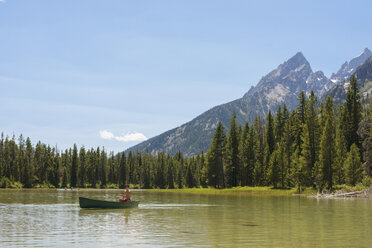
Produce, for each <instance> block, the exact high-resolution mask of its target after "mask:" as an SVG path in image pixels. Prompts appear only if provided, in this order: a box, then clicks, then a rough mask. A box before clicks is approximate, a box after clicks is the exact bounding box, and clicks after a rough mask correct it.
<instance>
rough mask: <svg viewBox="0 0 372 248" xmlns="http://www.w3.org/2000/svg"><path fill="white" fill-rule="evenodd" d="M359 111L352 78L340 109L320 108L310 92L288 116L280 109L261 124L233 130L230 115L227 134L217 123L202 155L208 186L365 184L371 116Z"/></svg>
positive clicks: (329, 102) (371, 157)
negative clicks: (203, 156)
mask: <svg viewBox="0 0 372 248" xmlns="http://www.w3.org/2000/svg"><path fill="white" fill-rule="evenodd" d="M369 109H370V108H367V109H363V105H362V103H361V96H360V94H359V92H358V85H357V80H356V78H355V77H352V78H351V80H350V85H349V86H348V90H347V94H346V100H345V103H344V104H342V105H340V106H335V105H334V103H333V99H332V98H331V97H328V98H327V99H326V101H325V102H324V103H322V104H320V103H319V102H318V100H317V97H316V96H315V95H314V93H313V92H311V93H310V95H309V96H308V97H306V95H305V93H304V92H301V93H300V94H299V97H298V106H297V108H296V109H295V110H293V111H291V112H289V111H288V109H287V107H286V105H285V104H284V105H283V106H279V107H278V109H277V111H276V114H275V115H273V114H272V113H271V112H270V111H269V112H268V114H267V116H266V121H265V122H264V121H263V120H262V119H261V118H260V117H256V118H255V120H254V122H253V124H252V125H249V124H248V123H246V124H245V125H244V127H241V126H239V125H237V123H236V116H235V113H234V114H233V116H232V118H231V121H230V126H229V130H228V133H227V135H226V132H225V128H224V127H223V125H222V124H221V122H220V123H218V125H217V128H216V131H215V133H214V137H213V140H212V143H211V146H210V149H209V151H208V152H207V155H206V169H207V183H208V185H211V186H214V187H218V188H225V187H235V186H246V185H247V186H269V185H271V186H273V187H275V188H289V187H298V189H299V190H301V188H302V187H314V188H317V189H318V190H319V191H322V190H324V189H332V188H333V187H334V185H341V184H348V185H356V184H357V183H361V182H362V181H363V182H364V183H366V184H369V183H370V181H371V180H370V177H371V166H372V164H371V162H372V139H371V137H372V136H371V131H370V126H371V113H370V112H371V111H369Z"/></svg>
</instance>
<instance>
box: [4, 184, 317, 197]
mask: <svg viewBox="0 0 372 248" xmlns="http://www.w3.org/2000/svg"><path fill="white" fill-rule="evenodd" d="M122 190H124V189H97V188H74V190H72V191H71V190H66V191H63V190H61V191H58V192H61V193H62V192H70V193H71V192H84V191H122ZM0 191H56V192H57V188H1V189H0ZM131 191H133V192H136V191H144V192H158V193H182V194H206V195H216V194H219V195H228V194H241V195H270V196H310V195H316V193H317V192H316V190H314V189H313V188H305V189H304V190H303V191H302V192H301V193H300V194H299V193H298V192H297V189H296V188H291V189H274V188H272V187H269V186H265V187H234V188H226V189H216V188H183V189H135V188H134V189H131Z"/></svg>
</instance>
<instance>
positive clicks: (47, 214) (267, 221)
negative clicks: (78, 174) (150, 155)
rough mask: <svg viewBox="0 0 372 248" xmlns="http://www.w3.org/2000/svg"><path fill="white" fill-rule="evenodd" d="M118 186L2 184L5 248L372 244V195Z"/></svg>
mask: <svg viewBox="0 0 372 248" xmlns="http://www.w3.org/2000/svg"><path fill="white" fill-rule="evenodd" d="M119 192H120V191H114V190H112V191H100V190H97V191H79V192H57V191H45V190H44V191H36V190H28V191H26V190H23V191H4V190H3V191H0V247H17V246H18V247H66V248H67V247H372V200H371V199H353V200H351V199H332V200H329V199H328V200H327V199H321V200H317V199H311V198H306V197H294V196H292V197H282V196H281V197H275V196H249V195H248V196H247V195H241V194H240V195H239V194H238V195H225V196H218V195H195V194H177V193H155V192H146V191H132V196H133V197H132V198H134V199H136V200H140V201H141V202H140V205H139V207H138V208H133V209H121V210H84V209H80V208H79V205H78V197H79V196H84V197H90V198H96V199H106V200H116V199H118V194H119Z"/></svg>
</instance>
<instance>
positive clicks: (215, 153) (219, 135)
mask: <svg viewBox="0 0 372 248" xmlns="http://www.w3.org/2000/svg"><path fill="white" fill-rule="evenodd" d="M225 140H226V136H225V128H224V127H223V125H222V123H221V122H219V123H218V124H217V127H216V130H215V132H214V136H213V139H212V143H211V146H210V148H209V150H208V152H207V165H206V167H207V180H208V185H209V186H213V187H218V188H221V187H225V182H224V171H223V149H224V146H225V142H226V141H225Z"/></svg>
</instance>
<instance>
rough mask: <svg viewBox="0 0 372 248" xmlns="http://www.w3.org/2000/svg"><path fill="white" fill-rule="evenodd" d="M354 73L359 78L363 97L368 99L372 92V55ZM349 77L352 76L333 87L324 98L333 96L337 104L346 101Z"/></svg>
mask: <svg viewBox="0 0 372 248" xmlns="http://www.w3.org/2000/svg"><path fill="white" fill-rule="evenodd" d="M353 75H355V77H356V79H357V82H358V87H359V89H360V93H361V96H362V99H363V100H367V99H368V98H369V96H370V95H371V93H372V56H371V57H370V58H369V59H367V60H366V61H365V62H364V63H363V64H362V65H361V66H359V67H358V68H357V69H356V70H355V72H354V74H353ZM349 79H350V77H348V80H346V81H344V82H342V83H341V84H338V85H336V86H335V87H333V88H332V89H331V90H330V91H329V92H327V94H325V95H324V97H323V99H325V98H326V97H327V96H331V97H332V98H333V99H334V101H335V103H336V104H339V103H342V102H344V100H345V96H346V91H347V89H348V87H349V84H350V80H349Z"/></svg>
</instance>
